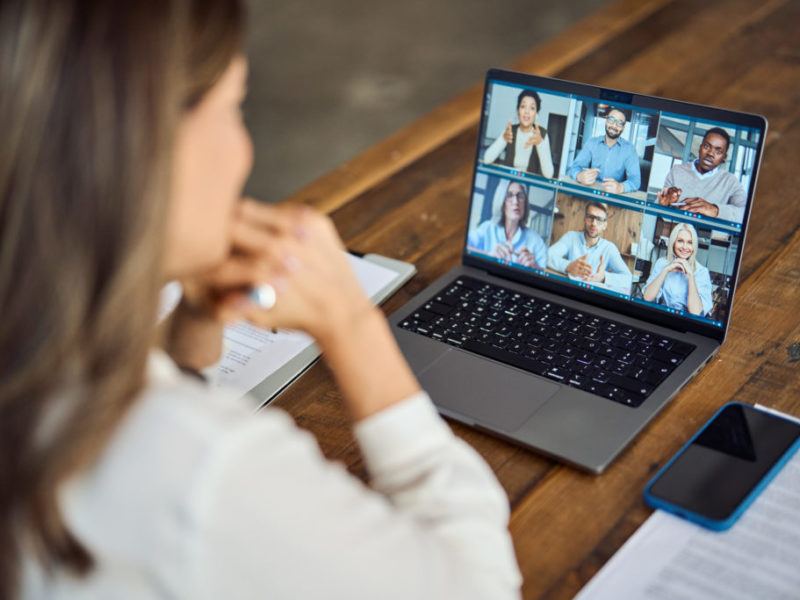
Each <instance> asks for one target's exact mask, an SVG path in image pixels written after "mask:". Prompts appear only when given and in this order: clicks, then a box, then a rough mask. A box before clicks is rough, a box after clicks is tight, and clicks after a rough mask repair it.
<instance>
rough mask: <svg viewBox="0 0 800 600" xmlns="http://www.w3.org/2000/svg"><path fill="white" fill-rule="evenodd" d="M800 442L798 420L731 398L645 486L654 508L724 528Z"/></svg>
mask: <svg viewBox="0 0 800 600" xmlns="http://www.w3.org/2000/svg"><path fill="white" fill-rule="evenodd" d="M798 447H800V424H799V423H797V422H795V421H792V420H789V419H785V418H783V417H780V416H778V415H775V414H772V413H769V412H766V411H764V410H759V409H757V408H754V407H752V406H749V405H747V404H741V403H739V402H730V403H728V404H725V405H724V406H723V407H722V408H720V409H719V410H718V411H717V413H716V414H715V415H714V416H713V417H711V419H710V420H709V421H708V423H706V424H705V425H704V426H703V427H702V429H700V431H698V432H697V433H696V434H695V435H694V436H693V437H692V439H690V440H689V441H688V442H687V443H686V445H684V447H683V448H681V449H680V450H679V451H678V453H677V454H676V455H675V456H673V457H672V459H670V461H669V462H668V463H667V464H666V465H665V466H664V467H663V468H662V469H661V470H660V471H659V472H658V473H657V474H656V476H655V477H654V478H653V479H652V480H651V481H650V482H649V483H648V484H647V486H646V487H645V490H644V499H645V501H646V502H647V503H648V504H649V505H650V506H652V507H653V508H660V509H662V510H665V511H668V512H671V513H673V514H676V515H678V516H681V517H684V518H686V519H689V520H690V521H694V522H695V523H698V524H700V525H702V526H703V527H707V528H709V529H714V530H717V531H720V530H723V529H728V528H729V527H730V526H731V525H733V524H734V523H735V522H736V519H738V518H739V516H741V514H742V513H743V512H744V511H745V509H746V508H747V507H748V506H749V505H750V503H752V502H753V500H755V499H756V497H757V496H758V494H759V493H761V490H763V489H764V488H765V487H766V486H767V484H768V483H769V482H770V481H771V480H772V478H773V477H774V476H775V475H776V474H777V473H778V471H780V469H781V467H782V466H783V465H784V464H785V463H786V461H788V460H789V459H790V458H791V457H792V455H793V454H794V453H795V452H796V451H797V449H798Z"/></svg>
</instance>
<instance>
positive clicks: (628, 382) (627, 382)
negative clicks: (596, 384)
mask: <svg viewBox="0 0 800 600" xmlns="http://www.w3.org/2000/svg"><path fill="white" fill-rule="evenodd" d="M608 383H609V384H610V385H613V386H615V387H619V388H623V389H626V390H628V391H629V392H634V393H636V394H638V395H640V396H649V395H650V394H651V393H652V391H653V387H652V386H649V385H647V384H646V383H644V382H641V381H638V380H636V379H630V378H628V377H622V376H620V375H611V376H610V377H609V378H608Z"/></svg>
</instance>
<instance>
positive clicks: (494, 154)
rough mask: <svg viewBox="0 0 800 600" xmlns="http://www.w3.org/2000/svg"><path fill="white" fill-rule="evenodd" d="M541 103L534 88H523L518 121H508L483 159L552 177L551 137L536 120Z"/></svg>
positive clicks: (519, 98)
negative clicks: (549, 137) (515, 122)
mask: <svg viewBox="0 0 800 600" xmlns="http://www.w3.org/2000/svg"><path fill="white" fill-rule="evenodd" d="M541 107H542V100H541V98H540V97H539V94H538V93H536V92H534V91H533V90H522V91H521V92H520V94H519V96H518V97H517V116H518V118H519V123H518V124H517V125H513V124H512V123H511V120H509V121H508V124H507V125H506V128H505V130H504V131H503V134H502V135H501V136H500V137H498V138H497V139H496V140H495V141H494V142H493V143H492V144H491V145H490V146H489V147H488V148H487V149H486V153H485V154H484V155H483V160H484V162H487V163H495V162H496V163H497V164H499V165H505V166H507V167H513V168H515V169H519V170H520V171H528V172H529V173H533V174H534V175H543V176H544V177H548V178H549V177H552V176H553V171H554V169H553V157H552V156H551V152H550V140H549V139H547V129H545V128H544V127H540V126H539V125H538V124H537V123H536V115H538V114H539V110H541ZM504 150H505V154H503V151H504ZM501 154H503V157H502V158H500V155H501ZM498 159H499V160H498Z"/></svg>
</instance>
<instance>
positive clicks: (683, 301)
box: [643, 223, 713, 317]
mask: <svg viewBox="0 0 800 600" xmlns="http://www.w3.org/2000/svg"><path fill="white" fill-rule="evenodd" d="M697 246H698V243H697V231H696V230H695V228H694V227H693V226H692V225H689V224H688V223H679V224H678V225H676V226H675V227H674V228H673V229H672V233H671V234H670V236H669V246H668V250H667V256H666V258H664V257H662V258H659V259H658V260H657V261H656V263H655V264H654V265H653V270H652V271H651V272H650V277H649V278H648V280H647V285H646V286H645V288H644V293H643V297H644V299H645V300H647V301H648V302H659V303H661V304H664V305H666V306H668V307H669V308H674V309H677V310H681V311H688V312H690V313H692V314H693V315H698V316H701V317H704V316H706V315H707V314H708V313H709V312H710V311H711V308H712V305H713V301H712V300H711V276H710V275H709V272H708V269H707V268H706V267H704V266H703V265H701V264H700V263H698V262H697Z"/></svg>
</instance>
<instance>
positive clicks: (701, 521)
mask: <svg viewBox="0 0 800 600" xmlns="http://www.w3.org/2000/svg"><path fill="white" fill-rule="evenodd" d="M728 406H746V407H747V408H749V409H752V410H758V411H760V412H762V413H765V414H768V415H770V416H771V417H774V418H776V419H783V417H781V416H779V415H776V414H773V413H770V412H768V411H765V410H761V409H759V408H756V407H754V406H751V405H749V404H744V403H743V402H728V403H726V404H723V405H722V406H721V407H720V408H719V410H717V412H715V413H714V416H712V417H711V418H710V419H709V420H708V421H707V422H706V423H705V424H704V425H703V426H702V427H701V428H700V429H699V430H698V431H697V433H695V434H694V435H693V436H692V437H691V439H690V440H689V441H688V442H686V443H685V444H684V445H683V447H682V448H681V449H680V450H678V451H677V452H676V453H675V455H674V456H673V457H672V458H671V459H670V460H669V462H668V463H667V464H666V465H664V466H663V467H661V469H660V470H659V471H658V473H656V475H655V477H653V478H652V479H651V480H650V481H649V482H648V483H647V485H646V486H645V488H644V500H645V502H647V504H648V505H650V506H651V507H652V508H657V509H660V510H663V511H666V512H669V513H672V514H673V515H677V516H679V517H683V518H684V519H687V520H689V521H692V522H693V523H697V524H698V525H702V526H703V527H705V528H707V529H713V530H714V531H724V530H725V529H730V527H731V526H732V525H733V524H734V523H735V522H736V520H737V519H738V518H739V517H740V516H742V513H744V511H745V510H747V508H748V507H749V506H750V505H751V504H752V503H753V500H755V499H756V498H757V497H758V495H759V494H760V493H761V492H762V491H763V490H764V488H765V487H767V485H769V482H770V481H772V479H773V478H774V477H775V475H777V474H778V472H779V471H780V470H781V468H783V466H784V465H785V464H786V463H787V462H788V461H789V459H790V458H792V456H793V455H794V453H795V452H797V450H798V448H800V437H798V439H797V440H796V441H795V443H794V444H792V445H791V446H790V447H789V449H788V450H787V451H786V452H784V454H783V456H781V457H780V458H779V459H778V460H777V461H775V464H774V465H773V466H772V468H771V469H770V470H769V471H767V473H766V474H765V475H764V477H762V478H761V481H759V482H758V485H756V486H755V487H754V488H753V490H752V491H751V492H750V493H749V494H748V495H747V496H745V498H744V500H742V502H741V503H740V504H739V506H737V507H736V510H734V511H733V513H732V514H731V516H730V517H728V518H727V519H724V520H721V521H717V520H714V519H709V518H707V517H704V516H703V515H699V514H697V513H695V512H692V511H690V510H687V509H685V508H683V507H681V506H676V505H674V504H671V503H670V502H667V501H665V500H662V499H661V498H657V497H655V496H653V495H652V494H651V493H650V488H651V487H652V486H653V484H654V483H655V482H656V480H658V478H659V477H661V475H662V474H663V473H664V471H666V470H667V469H669V467H670V466H671V465H672V463H673V462H675V461H676V460H677V459H678V457H679V456H680V455H681V454H683V453H684V451H685V450H686V448H688V447H689V446H690V445H691V444H692V442H694V440H695V439H696V438H697V436H699V435H700V434H701V433H703V431H704V430H705V429H706V427H708V426H709V425H710V424H711V422H712V421H713V420H714V419H716V418H717V416H718V415H719V413H721V412H722V411H723V410H725V408H727V407H728ZM785 420H787V421H788V420H790V419H785Z"/></svg>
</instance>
